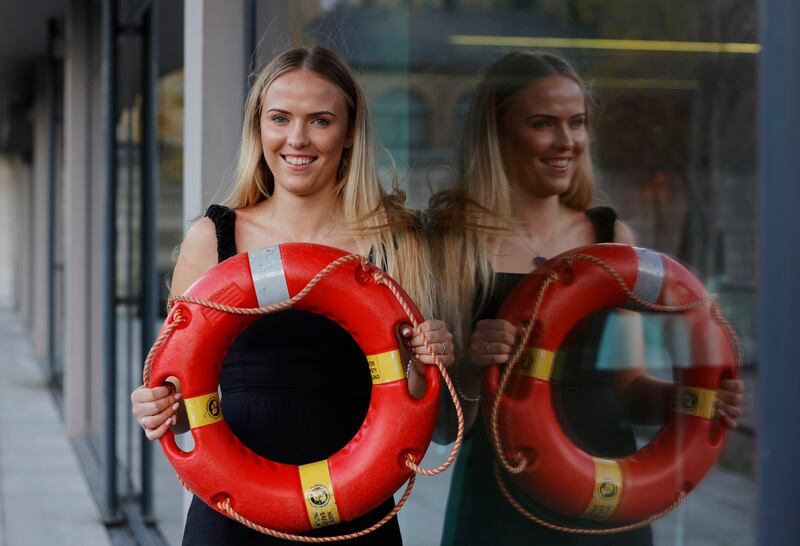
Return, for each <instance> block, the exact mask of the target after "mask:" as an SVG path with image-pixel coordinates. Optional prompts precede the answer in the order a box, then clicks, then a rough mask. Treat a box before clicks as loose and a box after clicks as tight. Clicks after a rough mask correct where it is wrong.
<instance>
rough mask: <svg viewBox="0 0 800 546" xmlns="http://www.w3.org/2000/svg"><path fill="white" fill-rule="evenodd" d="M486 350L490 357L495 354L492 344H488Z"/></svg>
mask: <svg viewBox="0 0 800 546" xmlns="http://www.w3.org/2000/svg"><path fill="white" fill-rule="evenodd" d="M484 349H485V350H486V354H487V355H490V354H492V353H493V352H494V351H493V350H492V349H493V347H492V344H491V343H487V344H486V346H485V347H484Z"/></svg>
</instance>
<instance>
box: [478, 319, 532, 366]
mask: <svg viewBox="0 0 800 546" xmlns="http://www.w3.org/2000/svg"><path fill="white" fill-rule="evenodd" d="M519 333H520V328H518V327H517V326H514V325H513V324H511V323H510V322H508V321H507V320H500V319H487V320H479V321H478V322H477V323H476V324H475V329H474V330H473V331H472V336H471V337H470V343H469V349H470V351H469V360H470V363H471V364H472V367H473V369H474V370H475V371H476V372H479V371H480V370H482V369H483V368H484V367H485V366H492V365H495V364H505V363H506V362H508V361H509V359H510V358H511V352H512V350H513V348H514V344H515V343H516V341H517V336H518V335H519Z"/></svg>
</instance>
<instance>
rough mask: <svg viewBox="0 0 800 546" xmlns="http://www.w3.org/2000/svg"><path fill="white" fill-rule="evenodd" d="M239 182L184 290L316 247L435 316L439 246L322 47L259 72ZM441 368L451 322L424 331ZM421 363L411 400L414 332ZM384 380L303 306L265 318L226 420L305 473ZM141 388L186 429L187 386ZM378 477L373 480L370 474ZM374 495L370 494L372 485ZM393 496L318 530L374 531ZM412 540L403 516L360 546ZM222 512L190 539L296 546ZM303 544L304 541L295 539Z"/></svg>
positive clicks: (187, 266) (191, 519) (187, 263)
mask: <svg viewBox="0 0 800 546" xmlns="http://www.w3.org/2000/svg"><path fill="white" fill-rule="evenodd" d="M244 119H245V125H244V128H243V130H242V142H241V152H240V156H239V161H238V168H237V177H236V184H235V186H234V187H233V190H232V192H231V194H230V195H229V197H228V198H227V199H226V201H225V205H226V206H220V205H213V206H211V207H210V208H209V209H208V212H207V213H206V217H205V218H203V219H202V220H200V221H198V222H197V223H196V224H195V225H194V226H193V227H192V229H191V230H190V231H189V233H188V234H187V236H186V239H185V240H184V242H183V244H182V246H181V253H180V256H179V258H178V261H177V264H176V266H175V273H174V276H173V281H172V291H173V293H174V294H183V293H184V292H185V291H186V290H187V289H188V288H189V286H190V285H191V284H192V283H193V282H194V281H195V280H196V279H197V278H198V277H200V276H201V275H202V274H204V273H205V272H206V271H208V270H209V269H211V268H212V267H213V266H214V265H216V264H217V263H218V262H219V261H222V260H224V259H226V258H228V257H230V256H233V255H234V254H236V253H238V252H248V251H251V250H255V249H260V248H264V247H268V246H272V245H276V244H280V243H291V242H298V241H304V242H311V243H322V244H326V245H329V246H334V247H338V248H341V249H344V250H346V251H348V252H354V253H359V254H362V255H364V256H369V257H370V259H371V260H372V261H373V262H374V263H376V264H379V265H380V266H382V267H383V268H384V269H386V270H387V271H388V273H389V274H390V275H392V276H393V277H394V278H395V279H397V280H398V282H400V284H402V285H403V286H404V287H405V289H406V290H407V291H408V293H409V294H410V295H411V297H412V298H413V299H414V300H415V301H416V302H417V303H418V304H419V305H420V307H421V309H422V311H423V313H426V314H427V312H428V311H429V310H430V307H431V305H430V304H429V303H428V302H429V300H430V299H431V298H430V296H429V292H428V275H427V271H428V267H429V264H428V262H427V251H426V247H425V244H424V236H423V235H422V234H421V233H420V230H419V228H418V227H417V224H418V222H417V219H416V217H415V215H414V214H412V213H411V212H410V211H408V210H407V209H406V208H405V206H404V205H403V201H402V199H403V196H402V195H397V194H392V195H387V194H385V193H384V192H383V190H382V189H381V187H380V184H379V181H378V177H377V174H376V173H377V171H376V167H375V163H374V159H373V142H372V138H371V136H370V124H369V120H368V117H367V110H366V103H365V99H364V94H363V92H362V90H361V87H360V85H359V83H358V81H357V80H356V77H355V74H354V73H353V72H352V70H351V69H350V68H349V67H348V66H347V65H346V64H345V63H344V62H343V61H342V60H340V59H339V58H338V57H337V56H335V55H334V54H333V53H331V52H330V51H328V50H326V49H323V48H313V49H304V48H299V49H293V50H290V51H288V52H286V53H283V54H281V55H280V56H278V57H277V58H276V59H274V60H273V61H272V62H271V63H270V64H269V65H267V66H266V67H265V68H264V69H263V70H262V71H261V72H260V73H259V74H258V76H257V77H256V79H255V82H254V84H253V87H252V89H251V91H250V95H249V97H248V100H247V104H246V110H245V115H244ZM420 328H421V329H423V330H424V331H425V332H426V333H427V336H428V339H429V340H430V341H431V342H432V345H433V348H434V350H435V351H436V352H437V353H439V354H440V355H441V356H440V359H441V360H442V363H443V364H445V365H447V364H450V363H452V361H453V357H452V354H453V350H452V336H451V335H450V333H449V332H448V331H447V329H446V328H444V323H443V322H442V321H437V320H428V321H426V322H424V323H423V324H422V325H421V326H420ZM401 334H402V335H403V336H405V338H406V340H407V342H408V345H409V346H410V348H411V349H413V350H414V351H415V352H416V353H417V354H418V362H417V365H415V366H410V374H411V377H410V384H411V389H412V391H418V390H421V389H422V388H423V384H424V379H422V377H421V375H420V373H421V372H422V371H423V369H422V368H423V367H424V366H423V364H431V363H432V362H433V357H432V356H430V355H427V354H422V353H424V352H425V351H424V347H423V346H422V338H421V335H419V334H418V333H415V332H413V331H412V329H411V328H410V327H407V328H404V330H403V332H401ZM371 385H372V383H371V379H370V374H369V371H368V367H367V365H366V360H365V358H364V355H363V354H362V353H361V351H360V349H359V347H358V345H357V344H356V343H355V341H354V340H353V339H352V338H351V337H350V335H349V334H347V332H345V330H343V329H342V328H340V327H339V326H337V325H335V324H333V323H332V322H330V321H328V320H327V319H326V318H324V317H322V316H319V315H315V314H311V313H306V312H301V311H295V310H288V311H283V312H281V313H276V314H272V315H267V316H265V317H263V318H261V319H260V320H259V321H258V322H256V323H255V324H254V325H253V326H251V327H250V328H249V329H247V330H246V331H245V332H243V333H242V335H241V336H239V338H238V339H237V340H236V341H235V342H234V344H233V346H232V347H231V349H230V351H229V352H228V354H227V356H226V357H225V361H224V365H223V366H222V372H221V376H220V388H221V392H222V412H223V414H224V415H225V419H226V420H227V422H228V424H229V425H230V427H231V429H232V430H233V432H234V433H235V434H236V435H237V436H238V437H239V439H240V440H242V441H243V442H244V443H245V444H246V445H248V446H249V447H250V448H251V449H252V450H253V451H255V452H256V453H258V454H259V455H261V456H263V457H266V458H268V459H271V460H274V461H279V462H284V463H289V464H306V463H311V462H314V461H318V460H321V459H324V458H326V457H328V456H330V455H332V454H333V453H334V452H336V451H337V450H338V449H340V448H341V447H343V446H344V445H345V444H347V442H348V441H350V439H351V438H352V437H353V436H354V434H355V433H356V432H357V431H358V429H359V427H360V426H361V424H362V423H363V421H364V417H365V415H366V412H367V409H368V406H369V402H370V388H371ZM172 390H173V389H168V388H167V387H156V388H153V389H147V388H144V387H140V388H138V389H137V390H136V391H135V392H134V393H133V394H132V395H131V400H132V403H133V413H134V415H135V416H136V418H137V420H138V421H139V423H140V424H141V425H142V427H143V428H144V430H145V433H146V435H147V437H148V438H149V439H151V440H153V439H156V438H159V437H161V436H162V435H163V434H164V433H165V432H166V430H167V429H168V428H169V427H170V426H171V425H173V426H174V425H175V424H176V421H178V419H177V414H176V410H177V409H178V408H179V402H177V401H176V400H177V399H178V398H179V397H180V389H179V386H178V390H177V392H176V393H175V394H171V392H172ZM365 478H367V481H368V477H365ZM365 487H366V485H365ZM392 503H393V501H392V499H387V501H386V502H385V503H384V504H383V505H382V506H379V507H377V508H376V509H374V510H373V511H372V512H370V513H368V514H366V515H365V516H363V517H361V518H359V519H357V520H356V521H353V522H349V523H345V524H340V525H336V526H333V527H330V528H325V529H321V530H318V531H314V532H312V533H310V534H311V535H337V534H342V533H350V532H354V531H357V530H361V529H363V528H365V527H367V526H369V525H372V524H373V523H375V522H377V521H378V520H379V519H381V518H382V517H383V516H384V515H385V514H386V513H387V512H388V511H389V510H391V508H392ZM352 542H353V543H355V544H381V545H383V544H400V543H401V540H400V530H399V527H398V524H397V520H396V519H394V520H392V521H391V522H390V523H389V524H387V525H385V526H384V527H382V528H381V529H379V530H378V531H376V532H374V533H372V534H369V535H366V536H365V537H362V538H360V539H356V540H353V541H352ZM285 543H287V544H288V543H289V542H285V541H283V540H277V539H273V538H271V537H268V536H264V535H260V534H258V533H256V532H254V531H251V530H249V529H248V528H246V527H244V526H242V525H240V524H238V523H237V522H235V521H233V520H230V519H228V518H225V517H224V516H221V515H220V514H218V513H217V512H215V511H214V510H212V509H211V508H209V507H208V506H206V505H205V504H204V503H203V502H201V501H200V500H199V499H197V498H195V499H193V501H192V505H191V507H190V509H189V514H188V516H187V522H186V528H185V532H184V544H192V545H195V544H204V545H205V544H208V545H212V544H213V545H220V544H237V545H241V544H285ZM292 544H293V543H292Z"/></svg>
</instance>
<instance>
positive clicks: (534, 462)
mask: <svg viewBox="0 0 800 546" xmlns="http://www.w3.org/2000/svg"><path fill="white" fill-rule="evenodd" d="M613 272H616V273H618V277H617V279H616V280H615V279H614V277H613ZM618 282H620V283H623V284H624V285H626V286H627V287H628V291H626V290H623V289H622V288H621V287H620V286H619V285H618V284H617V283H618ZM629 292H632V293H633V294H635V295H636V297H638V298H639V300H640V301H641V302H646V303H647V307H650V308H654V309H656V310H667V309H669V310H670V311H678V310H680V309H681V308H682V307H684V308H689V309H688V310H685V311H682V312H681V315H680V321H681V322H680V323H681V325H682V326H683V327H684V328H682V331H683V332H684V334H685V335H686V339H685V343H686V344H687V350H686V353H687V357H686V361H685V362H677V363H676V366H675V368H676V369H675V376H676V377H675V379H676V384H677V385H678V387H677V394H676V400H675V405H674V411H673V412H671V414H670V415H669V417H668V419H667V422H666V423H665V424H664V426H663V427H662V429H661V431H660V433H659V434H658V436H657V437H656V438H654V439H653V440H652V441H651V442H650V443H649V444H648V445H647V446H646V447H644V448H643V449H641V450H639V451H638V452H636V453H634V454H632V455H629V456H626V457H620V458H617V459H606V458H599V457H593V456H592V455H590V454H588V453H586V452H585V451H583V450H582V449H580V448H579V447H577V446H576V445H575V444H574V443H573V442H572V441H571V440H570V439H569V438H568V437H567V436H566V434H565V433H564V431H563V430H562V429H561V427H560V425H559V422H558V419H557V417H556V413H555V411H554V408H553V404H552V395H551V389H550V378H551V373H552V371H553V363H554V359H555V355H556V352H557V351H558V349H559V347H560V346H561V344H562V342H563V340H564V336H565V335H566V334H567V333H568V332H569V331H570V330H571V329H572V327H573V326H574V325H575V324H576V323H577V322H578V321H579V320H581V319H582V318H584V317H586V316H588V315H589V314H591V313H593V312H596V311H600V310H602V309H609V308H615V307H623V306H625V307H629V308H631V307H633V308H637V307H638V308H640V309H641V304H635V303H633V302H632V301H631V298H630V297H629ZM540 295H541V304H540V307H539V309H538V312H537V316H536V319H535V322H534V324H533V327H532V330H531V335H530V337H529V338H528V343H527V344H526V347H525V349H524V351H523V352H522V353H521V354H520V357H519V358H518V360H517V361H516V363H514V369H513V373H512V374H511V375H510V376H509V383H508V385H507V388H506V389H505V390H504V392H503V393H502V395H501V398H500V399H499V400H497V406H496V407H497V416H496V423H497V427H498V428H497V432H498V438H499V440H500V445H501V446H502V453H503V454H504V455H505V457H506V460H508V461H513V460H515V459H516V460H520V459H519V458H523V459H524V460H525V461H526V463H527V464H525V465H524V468H520V469H518V470H519V472H518V473H515V474H512V479H513V480H514V482H515V483H516V484H517V485H518V486H519V487H520V488H521V489H522V490H523V491H524V492H525V493H527V494H528V495H529V496H530V497H531V498H532V499H534V500H535V501H537V502H538V503H540V504H541V505H543V506H545V507H547V508H549V509H551V510H553V511H555V512H557V513H559V514H563V515H567V516H575V517H581V518H585V519H591V520H596V521H606V522H609V523H611V522H613V523H625V522H632V521H637V520H641V519H644V518H647V517H648V516H651V515H653V514H656V513H658V512H662V511H664V510H666V509H668V508H669V507H670V506H672V505H674V503H675V502H676V499H679V498H680V497H681V496H682V495H683V494H684V493H686V492H688V491H689V490H690V489H692V487H694V486H695V485H696V484H697V483H698V482H699V481H700V480H701V479H702V478H703V476H704V475H705V474H706V472H708V470H709V469H710V468H711V466H713V464H714V463H715V461H716V459H717V457H718V456H719V453H720V451H721V449H722V444H723V440H724V437H725V430H724V428H723V427H722V425H721V424H720V423H719V422H718V421H717V420H716V419H714V405H715V401H716V389H717V388H718V387H719V382H720V380H721V379H722V378H725V377H733V376H734V375H735V373H736V369H737V368H736V365H737V364H736V363H737V356H738V355H736V352H735V348H734V346H733V340H732V337H733V334H732V331H731V330H730V329H729V328H730V327H729V326H728V325H727V323H726V322H724V319H722V318H721V316H720V315H719V314H718V310H717V309H716V307H715V306H714V305H711V304H709V303H707V297H708V295H707V292H706V290H705V288H704V287H703V285H702V283H701V282H700V281H699V280H697V278H695V277H694V276H693V275H692V274H691V273H690V272H689V271H687V270H686V269H685V268H684V267H683V266H681V265H680V264H678V263H677V262H676V261H675V260H673V259H671V258H668V257H667V256H663V255H661V254H658V253H656V252H652V251H648V250H643V249H639V248H634V247H630V246H627V245H619V244H598V245H592V246H588V247H584V248H580V249H576V250H573V251H570V252H568V253H565V254H562V255H561V256H558V257H557V258H554V259H552V260H550V261H549V262H548V263H547V264H545V265H544V266H543V267H541V268H539V269H537V270H536V271H535V272H533V273H531V274H530V275H528V277H526V278H525V279H524V280H523V281H522V282H521V283H520V284H519V285H518V286H517V287H516V289H515V290H514V291H513V292H512V293H511V295H510V296H509V297H508V299H507V300H506V302H505V303H504V305H503V307H502V308H501V309H500V311H499V313H498V317H497V318H501V319H504V320H508V321H509V322H512V323H514V324H519V323H524V322H526V321H528V320H529V319H530V318H531V316H532V314H533V312H534V310H535V309H534V308H535V306H536V302H537V299H538V298H539V296H540ZM692 302H694V304H693V303H692ZM567 365H568V363H567ZM500 375H501V370H500V368H498V367H497V366H494V367H492V368H489V369H487V370H486V372H485V373H484V377H483V389H484V392H485V393H487V397H486V400H487V402H486V403H485V404H484V414H485V415H486V416H487V426H488V427H489V429H490V434H491V417H490V416H491V413H492V409H493V407H495V406H494V402H495V400H494V399H495V397H496V395H497V391H498V388H499V384H500ZM509 464H511V463H509ZM520 466H521V465H520Z"/></svg>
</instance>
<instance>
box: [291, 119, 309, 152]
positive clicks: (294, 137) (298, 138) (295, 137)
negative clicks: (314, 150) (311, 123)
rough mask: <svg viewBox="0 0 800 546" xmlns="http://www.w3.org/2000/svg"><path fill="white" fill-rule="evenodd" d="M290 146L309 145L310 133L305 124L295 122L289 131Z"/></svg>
mask: <svg viewBox="0 0 800 546" xmlns="http://www.w3.org/2000/svg"><path fill="white" fill-rule="evenodd" d="M289 146H291V147H292V148H302V147H303V146H308V133H307V131H306V127H305V124H303V123H294V124H293V125H292V127H291V132H290V133H289Z"/></svg>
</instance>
